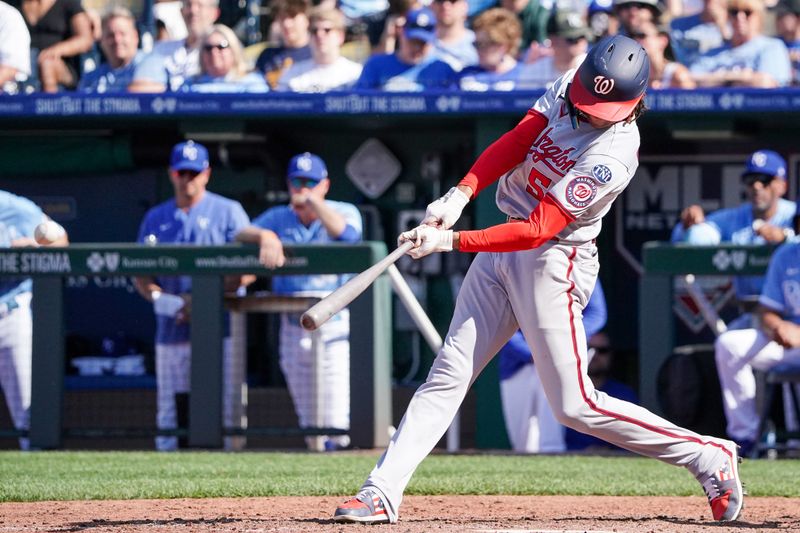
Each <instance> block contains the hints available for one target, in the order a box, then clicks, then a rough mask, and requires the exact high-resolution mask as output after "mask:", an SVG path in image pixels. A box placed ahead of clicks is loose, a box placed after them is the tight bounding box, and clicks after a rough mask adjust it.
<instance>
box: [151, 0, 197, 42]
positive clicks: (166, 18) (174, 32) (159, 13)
mask: <svg viewBox="0 0 800 533" xmlns="http://www.w3.org/2000/svg"><path fill="white" fill-rule="evenodd" d="M182 7H183V3H182V2H181V0H156V1H155V3H154V4H153V17H154V18H155V19H156V24H158V23H159V22H160V23H161V26H162V27H163V29H164V35H163V37H162V38H157V39H156V40H157V41H177V40H180V39H186V37H187V36H188V35H189V32H188V30H187V28H186V22H184V20H183V15H182V14H181V8H182Z"/></svg>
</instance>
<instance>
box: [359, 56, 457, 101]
mask: <svg viewBox="0 0 800 533" xmlns="http://www.w3.org/2000/svg"><path fill="white" fill-rule="evenodd" d="M457 79H458V75H457V74H456V71H455V70H453V69H452V67H450V65H448V64H447V63H445V62H444V61H440V60H438V59H436V58H435V56H434V55H433V54H430V55H428V57H426V58H425V59H423V60H422V62H421V63H419V64H418V65H407V64H405V63H403V62H402V61H400V59H398V57H397V55H396V54H379V55H375V56H372V57H370V58H369V59H368V60H367V62H366V64H365V65H364V70H362V71H361V77H360V78H358V81H357V82H356V84H355V86H354V87H353V88H354V89H378V90H384V91H395V92H397V91H401V92H402V91H408V92H419V91H424V90H427V89H449V88H451V87H453V86H455V84H456V81H457Z"/></svg>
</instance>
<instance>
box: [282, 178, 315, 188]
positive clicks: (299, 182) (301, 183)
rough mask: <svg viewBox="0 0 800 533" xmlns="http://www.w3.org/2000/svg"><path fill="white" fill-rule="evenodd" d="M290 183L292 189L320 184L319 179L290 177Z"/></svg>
mask: <svg viewBox="0 0 800 533" xmlns="http://www.w3.org/2000/svg"><path fill="white" fill-rule="evenodd" d="M289 185H291V186H292V189H303V188H308V189H313V188H314V187H316V186H317V185H319V181H318V180H315V179H312V178H289Z"/></svg>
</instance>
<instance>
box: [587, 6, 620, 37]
mask: <svg viewBox="0 0 800 533" xmlns="http://www.w3.org/2000/svg"><path fill="white" fill-rule="evenodd" d="M586 17H587V26H589V31H590V32H591V38H592V42H597V41H599V40H600V39H602V38H603V37H607V36H609V35H616V34H617V32H619V19H618V18H617V14H616V12H615V11H614V0H592V1H591V3H590V4H589V7H588V8H587V11H586Z"/></svg>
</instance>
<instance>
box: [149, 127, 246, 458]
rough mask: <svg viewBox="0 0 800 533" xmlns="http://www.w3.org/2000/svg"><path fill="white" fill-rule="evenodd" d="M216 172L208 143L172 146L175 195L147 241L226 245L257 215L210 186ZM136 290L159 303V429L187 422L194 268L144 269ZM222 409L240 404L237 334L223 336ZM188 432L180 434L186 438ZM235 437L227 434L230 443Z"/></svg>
mask: <svg viewBox="0 0 800 533" xmlns="http://www.w3.org/2000/svg"><path fill="white" fill-rule="evenodd" d="M210 177H211V166H210V164H209V159H208V150H207V149H206V147H205V146H203V145H201V144H198V143H195V142H194V141H187V142H182V143H179V144H177V145H175V146H174V147H173V149H172V155H171V156H170V164H169V179H170V182H171V183H172V187H173V189H174V191H175V196H174V198H171V199H169V200H167V201H166V202H163V203H161V204H159V205H157V206H155V207H153V208H152V209H150V210H149V211H148V212H147V214H145V216H144V219H143V220H142V224H141V226H140V227H139V237H138V242H139V243H141V244H148V245H152V244H159V243H161V244H166V243H173V244H185V245H205V246H209V245H219V244H224V243H226V242H232V241H233V240H234V238H235V236H236V234H237V233H239V232H240V231H241V230H243V229H244V228H246V227H247V226H248V225H249V223H250V220H249V218H248V217H247V214H245V212H244V208H242V206H241V204H239V202H237V201H235V200H230V199H228V198H225V197H223V196H220V195H218V194H214V193H213V192H211V191H208V190H207V189H206V187H207V185H208V180H209V178H210ZM254 279H255V278H254V277H253V276H235V275H234V276H226V277H225V288H226V290H227V291H235V290H237V289H238V288H239V287H241V286H243V285H245V284H246V283H247V282H251V281H253V280H254ZM133 283H134V286H135V287H136V290H137V292H138V293H139V294H140V295H141V296H142V297H143V298H144V299H145V300H147V301H149V302H152V303H153V310H154V312H155V315H156V339H155V350H156V394H157V414H156V425H157V426H158V429H164V430H172V429H176V428H178V427H179V426H181V427H185V422H186V421H187V420H188V407H189V378H190V368H191V357H192V354H191V342H190V334H191V332H190V329H189V325H190V323H191V318H190V317H191V290H192V281H191V277H189V276H156V277H152V276H139V277H135V278H134V279H133ZM222 373H223V383H224V386H223V413H224V425H225V427H231V426H233V425H234V418H235V417H234V412H235V407H234V406H233V405H232V401H231V399H232V398H233V397H235V395H236V394H237V392H236V391H235V390H234V383H233V379H232V376H233V356H232V342H231V339H230V337H228V338H226V339H224V342H223V369H222ZM184 442H185V439H180V444H181V445H183V444H184ZM231 442H233V441H232V439H230V438H229V437H226V439H225V443H226V447H229V446H230V443H231ZM178 446H179V439H178V438H177V437H174V436H167V435H161V436H158V437H156V449H157V450H159V451H173V450H176V449H177V448H178Z"/></svg>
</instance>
